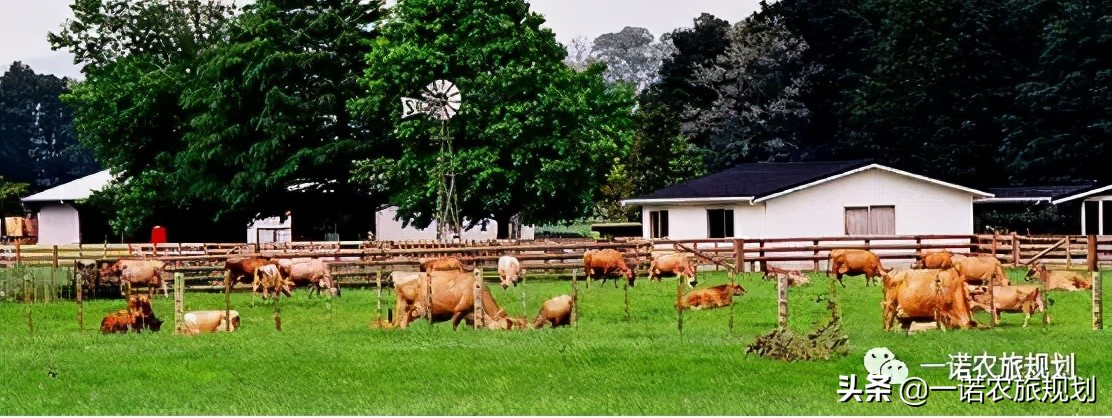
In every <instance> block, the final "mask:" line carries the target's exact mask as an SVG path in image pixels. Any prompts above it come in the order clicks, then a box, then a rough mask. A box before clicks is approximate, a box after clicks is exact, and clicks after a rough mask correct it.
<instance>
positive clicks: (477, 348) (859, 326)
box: [0, 272, 1112, 415]
mask: <svg viewBox="0 0 1112 418" xmlns="http://www.w3.org/2000/svg"><path fill="white" fill-rule="evenodd" d="M1011 274H1013V277H1016V278H1018V277H1019V272H1012V273H1011ZM812 277H813V278H814V279H815V284H812V285H809V286H805V287H802V288H797V289H793V290H792V293H791V326H792V327H793V328H794V329H796V330H801V331H802V330H807V329H810V328H812V327H813V326H814V324H815V322H816V321H820V320H824V319H825V318H826V317H827V312H826V309H825V302H823V301H821V300H819V299H820V295H822V294H824V293H826V292H827V291H828V286H827V282H826V279H825V278H822V276H821V275H816V276H812ZM726 280H727V279H726V276H725V275H724V274H721V273H705V274H702V275H701V276H700V282H701V283H700V285H701V286H702V285H706V284H720V283H724V282H725V281H726ZM739 283H741V284H742V285H743V286H745V288H746V289H747V290H748V293H747V294H746V295H745V296H742V297H739V298H738V299H737V301H736V306H735V308H734V309H735V310H734V315H735V326H734V330H733V333H732V334H731V333H730V331H729V329H728V327H727V324H728V318H729V316H730V310H729V309H718V310H710V311H693V312H688V313H686V314H685V316H684V333H683V335H682V336H681V335H679V333H678V332H677V330H676V313H675V309H674V307H673V306H674V302H675V294H676V288H675V281H674V279H665V281H664V282H663V283H653V282H648V281H646V280H643V279H640V280H638V282H637V286H636V287H634V288H632V289H630V290H629V298H630V306H631V312H630V318H629V320H628V321H627V320H626V314H625V304H624V300H625V298H624V292H623V289H622V288H621V287H619V288H614V287H612V286H610V285H609V284H607V285H606V286H605V287H604V286H599V285H597V283H596V284H595V285H594V286H592V288H591V289H585V288H584V287H583V286H582V283H580V285H581V286H580V306H581V308H580V309H581V318H580V319H581V322H580V324H579V326H578V328H570V329H569V328H564V329H556V330H553V329H548V328H546V329H543V330H529V331H486V330H484V331H475V330H471V329H463V328H462V327H461V329H460V330H457V331H452V329H451V326H450V325H449V324H447V323H438V324H436V325H434V326H432V327H430V326H429V325H428V324H427V323H426V322H423V321H419V322H417V323H415V324H414V325H413V326H411V327H410V328H409V329H407V330H381V329H372V328H370V327H369V326H368V325H369V323H370V322H371V320H372V319H373V318H374V317H375V309H374V306H375V292H374V291H373V290H357V289H347V290H346V291H345V292H344V294H343V297H342V298H339V299H334V300H333V301H332V302H327V300H326V299H324V298H320V297H310V296H307V295H306V294H305V292H304V291H299V292H297V293H295V295H294V298H293V299H292V300H289V301H283V303H282V305H281V309H282V328H283V330H282V331H281V332H278V331H275V329H274V321H273V319H272V315H273V306H272V305H269V304H265V303H255V304H254V305H253V304H252V301H251V298H250V295H249V294H246V293H235V294H233V296H232V302H233V305H234V308H235V309H237V310H239V312H240V313H241V315H242V317H243V324H242V328H241V330H239V331H237V332H234V333H230V334H224V333H222V334H209V335H200V336H192V337H189V336H176V335H173V333H172V332H168V331H170V327H169V323H168V324H167V326H166V327H165V328H164V330H163V331H161V332H158V333H149V332H145V333H142V334H128V335H101V334H100V333H99V332H98V331H97V326H98V325H99V322H100V318H101V317H103V315H104V314H105V313H108V312H110V311H113V310H116V309H122V308H123V307H124V303H123V301H122V300H118V299H117V300H103V299H101V300H94V301H90V302H88V303H86V305H85V310H86V314H87V318H86V329H85V331H79V330H78V329H77V323H76V320H75V314H76V309H75V304H74V303H73V302H72V301H70V302H56V303H49V304H34V305H31V306H30V309H31V313H32V317H33V320H34V333H33V334H31V333H29V332H28V329H27V317H26V310H27V308H28V306H27V305H23V304H17V303H11V302H4V303H0V353H2V357H0V412H2V413H3V414H4V415H28V414H31V415H43V414H47V415H152V414H153V415H162V414H171V415H183V414H184V415H227V414H232V415H260V414H265V415H321V414H327V415H398V414H419V415H471V414H491V415H518V414H520V415H553V414H555V415H612V414H638V415H673V414H682V415H753V414H766V415H785V414H801V415H830V414H838V415H853V414H865V415H877V414H885V415H888V414H893V415H905V414H907V415H910V414H916V415H920V414H934V415H941V414H971V415H982V414H991V415H1028V414H1047V415H1058V414H1063V415H1064V414H1084V415H1107V414H1109V413H1112V407H1110V406H1109V404H1108V402H1109V399H1110V398H1109V396H1110V395H1112V391H1110V390H1109V385H1110V384H1112V382H1110V380H1109V379H1112V356H1109V355H1108V351H1109V348H1110V347H1112V336H1110V334H1109V333H1108V332H1107V331H1104V332H1093V331H1092V330H1091V327H1090V315H1089V297H1090V296H1089V293H1087V292H1084V293H1069V294H1067V293H1058V292H1054V293H1051V297H1050V298H1051V299H1053V301H1054V304H1053V305H1052V306H1051V307H1050V315H1051V318H1052V322H1051V324H1050V325H1049V326H1047V327H1043V326H1042V325H1041V324H1038V323H1037V322H1036V321H1032V323H1033V324H1038V325H1032V326H1030V327H1028V328H1021V327H1020V324H1021V323H1022V316H1021V315H1018V314H1010V315H1009V314H1004V317H1003V321H1004V322H1003V325H1002V326H1000V327H998V328H995V329H991V330H987V329H986V330H969V331H947V332H941V331H930V332H924V333H920V334H915V335H910V336H908V335H904V334H902V333H896V332H889V333H885V332H883V331H882V330H881V328H880V317H881V312H880V300H881V295H880V293H881V292H880V291H879V289H878V288H875V287H869V288H866V287H865V286H864V285H863V283H864V281H863V279H862V278H860V277H854V278H848V279H847V280H846V284H847V288H846V289H845V290H844V291H840V292H839V294H840V298H841V300H842V311H843V314H844V331H845V333H846V334H847V335H848V336H849V344H850V349H849V354H848V355H847V356H845V357H840V358H836V359H833V360H829V361H809V362H794V363H788V362H781V361H776V360H769V359H764V358H760V357H756V356H755V355H750V356H746V355H745V346H746V344H748V343H749V342H751V341H753V339H754V338H755V337H756V336H758V335H761V334H765V333H767V332H768V331H769V330H771V329H772V328H773V327H775V323H776V298H775V286H774V285H773V284H772V283H769V282H764V281H762V280H761V279H760V277H759V275H754V274H746V275H744V276H742V277H741V278H740V279H739ZM491 287H492V291H493V293H494V295H495V297H496V298H497V299H498V300H499V302H500V304H501V305H502V306H503V307H505V308H506V310H507V311H508V312H509V313H510V314H512V315H521V314H522V312H523V309H524V311H525V312H527V313H528V314H529V316H530V317H532V316H533V315H535V314H536V310H537V309H538V307H539V305H540V302H541V301H543V300H544V299H547V298H549V297H552V296H555V295H558V294H561V293H569V292H570V284H569V282H566V281H563V282H560V281H554V280H544V279H527V280H526V283H525V284H524V285H523V286H522V287H517V288H510V290H509V291H503V290H502V289H501V288H500V287H497V286H496V285H493V284H492V286H491ZM1107 288H1108V286H1106V290H1107ZM839 290H841V289H839ZM522 294H524V299H525V304H526V306H525V307H524V308H523V306H522V302H521V298H522ZM389 297H390V296H389V294H387V298H389ZM223 304H224V295H223V294H216V293H189V294H187V295H186V309H217V308H222V307H223ZM386 304H392V299H389V300H387V301H384V305H386ZM154 309H155V312H156V314H158V315H159V316H160V317H162V318H163V319H165V320H167V321H170V320H172V318H173V314H172V302H171V301H170V300H168V299H164V298H162V297H158V298H157V299H156V300H155V301H154ZM977 319H978V320H980V321H982V322H984V321H985V320H987V315H985V314H978V315H977ZM877 346H885V347H888V348H890V349H891V350H892V351H893V352H894V353H895V354H896V356H897V357H898V358H899V359H900V360H903V361H904V362H906V363H907V364H908V366H909V368H910V374H911V375H912V376H919V377H921V378H923V379H924V380H925V381H926V382H928V383H930V384H932V385H956V384H957V383H956V382H955V381H951V380H949V379H948V375H947V370H946V369H944V368H943V369H924V368H922V367H920V366H919V365H920V364H922V363H944V362H946V361H947V360H948V355H949V354H956V353H958V352H968V353H971V354H980V353H981V352H982V351H987V352H988V353H990V354H995V355H1000V354H1002V353H1003V352H1009V353H1010V352H1013V351H1014V352H1016V353H1018V354H1020V355H1026V354H1027V353H1029V352H1035V353H1038V352H1047V353H1050V354H1051V355H1053V353H1054V352H1060V353H1064V354H1065V353H1076V372H1077V374H1078V375H1081V376H1086V377H1088V376H1093V375H1095V376H1096V379H1097V402H1096V403H1095V404H1083V403H1078V402H1076V401H1074V402H1070V403H1068V404H1061V403H1057V404H1051V403H1017V402H1013V401H1010V400H1004V401H1001V402H999V403H993V402H991V401H987V402H986V403H985V404H968V403H962V402H960V401H959V397H958V394H957V393H956V392H934V393H932V394H931V396H930V398H929V399H928V401H927V403H926V404H925V405H924V406H921V407H918V408H913V407H909V406H907V405H904V404H903V403H902V402H900V401H899V397H898V395H897V394H896V393H893V397H892V402H889V403H863V402H848V403H840V402H838V399H839V396H838V394H837V392H836V391H837V389H838V381H839V375H848V374H857V375H858V377H859V379H862V380H863V379H864V377H865V374H866V372H865V371H864V368H863V366H862V360H861V359H862V356H863V354H864V353H865V352H866V351H867V350H869V349H870V348H873V347H877Z"/></svg>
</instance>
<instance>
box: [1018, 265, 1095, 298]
mask: <svg viewBox="0 0 1112 418" xmlns="http://www.w3.org/2000/svg"><path fill="white" fill-rule="evenodd" d="M1025 279H1026V280H1027V281H1031V280H1032V279H1034V280H1038V281H1041V282H1043V286H1044V287H1046V290H1047V291H1051V290H1065V291H1067V292H1075V291H1078V290H1085V289H1092V288H1093V284H1092V283H1090V282H1089V280H1088V278H1086V277H1085V275H1084V274H1082V273H1079V272H1076V271H1071V270H1048V269H1047V268H1046V265H1044V264H1042V263H1038V264H1037V265H1035V268H1032V269H1028V270H1027V277H1026V278H1025Z"/></svg>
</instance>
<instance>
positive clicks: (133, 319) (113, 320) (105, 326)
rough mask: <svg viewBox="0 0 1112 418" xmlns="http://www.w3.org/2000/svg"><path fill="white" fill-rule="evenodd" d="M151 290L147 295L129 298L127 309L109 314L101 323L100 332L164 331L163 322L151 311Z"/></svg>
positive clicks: (136, 295) (151, 289) (152, 290)
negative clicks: (145, 329) (144, 329)
mask: <svg viewBox="0 0 1112 418" xmlns="http://www.w3.org/2000/svg"><path fill="white" fill-rule="evenodd" d="M153 293H154V288H150V290H149V291H148V293H147V294H140V293H137V294H133V295H130V296H128V300H127V309H121V310H118V311H116V312H112V313H109V314H108V315H106V316H105V317H104V319H103V320H101V321H100V332H102V333H105V334H111V333H126V332H128V331H135V332H140V331H142V330H143V328H147V329H149V330H151V331H158V330H160V329H162V320H160V319H158V317H156V316H155V315H154V310H153V309H151V294H153Z"/></svg>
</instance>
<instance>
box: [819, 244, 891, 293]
mask: <svg viewBox="0 0 1112 418" xmlns="http://www.w3.org/2000/svg"><path fill="white" fill-rule="evenodd" d="M831 271H833V272H834V275H835V278H837V279H838V283H841V284H842V287H846V284H845V282H842V276H856V275H859V274H864V275H865V286H868V285H869V284H870V283H872V281H873V277H881V278H883V277H884V276H887V275H888V272H890V271H892V269H890V268H888V269H886V268H884V265H883V264H881V263H880V257H877V255H876V254H874V253H873V252H872V251H868V250H851V249H837V250H832V251H830V270H829V271H827V276H830V272H831Z"/></svg>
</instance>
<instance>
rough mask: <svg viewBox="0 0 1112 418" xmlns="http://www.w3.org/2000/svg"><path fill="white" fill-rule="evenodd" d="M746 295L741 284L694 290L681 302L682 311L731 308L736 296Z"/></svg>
mask: <svg viewBox="0 0 1112 418" xmlns="http://www.w3.org/2000/svg"><path fill="white" fill-rule="evenodd" d="M743 295H745V288H744V287H741V285H739V284H733V283H727V284H720V285H718V286H712V287H707V288H703V289H699V290H693V291H691V292H690V293H688V294H686V295H684V296H683V298H682V299H680V302H679V308H680V309H694V310H700V309H704V308H706V309H712V308H721V307H723V306H730V305H732V304H733V303H734V296H743Z"/></svg>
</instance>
